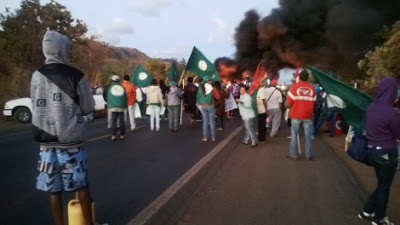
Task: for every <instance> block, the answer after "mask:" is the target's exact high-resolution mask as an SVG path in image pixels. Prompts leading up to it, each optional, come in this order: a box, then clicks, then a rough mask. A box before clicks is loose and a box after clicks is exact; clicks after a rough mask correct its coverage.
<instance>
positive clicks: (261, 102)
mask: <svg viewBox="0 0 400 225" xmlns="http://www.w3.org/2000/svg"><path fill="white" fill-rule="evenodd" d="M254 86H255V91H257V96H256V103H257V113H258V117H257V118H258V119H257V120H258V141H259V142H260V143H265V138H266V135H267V128H266V127H265V125H266V121H267V101H266V99H265V88H264V87H261V88H260V86H261V83H260V82H258V81H256V82H255V83H254Z"/></svg>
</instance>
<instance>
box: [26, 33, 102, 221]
mask: <svg viewBox="0 0 400 225" xmlns="http://www.w3.org/2000/svg"><path fill="white" fill-rule="evenodd" d="M69 45H70V44H69V39H68V38H67V37H66V36H63V35H61V34H59V33H57V32H55V31H47V32H46V33H45V35H44V38H43V53H44V56H45V57H46V61H45V65H44V66H42V67H41V68H39V69H38V70H36V71H35V72H34V73H33V75H32V80H31V90H30V92H31V93H30V95H31V99H32V126H33V136H34V138H35V140H36V141H38V142H40V159H39V165H38V170H39V176H38V178H37V183H36V188H37V189H39V190H42V191H46V192H48V193H49V194H50V206H51V211H52V214H53V219H54V222H55V224H63V220H64V219H63V206H62V204H63V203H62V191H68V192H71V191H77V192H78V196H79V202H80V203H81V207H82V212H83V216H84V219H85V223H86V224H87V225H89V224H93V219H92V209H91V196H90V192H89V189H88V174H87V164H86V151H85V149H84V144H83V143H84V140H85V138H84V137H85V135H84V130H85V129H84V123H85V120H84V118H83V116H87V115H90V114H92V112H93V109H94V104H95V103H94V99H93V96H92V93H91V89H90V86H89V83H88V81H87V79H86V77H85V75H84V74H83V73H82V72H81V71H80V70H78V69H76V68H74V67H72V66H69V65H68V61H67V58H68V52H69ZM71 168H73V170H71Z"/></svg>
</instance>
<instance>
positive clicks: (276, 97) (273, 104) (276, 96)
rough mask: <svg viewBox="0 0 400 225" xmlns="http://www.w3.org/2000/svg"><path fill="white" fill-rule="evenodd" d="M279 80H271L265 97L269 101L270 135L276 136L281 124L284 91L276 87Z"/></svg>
mask: <svg viewBox="0 0 400 225" xmlns="http://www.w3.org/2000/svg"><path fill="white" fill-rule="evenodd" d="M276 85H278V80H276V79H273V80H271V84H270V87H269V88H266V89H265V99H266V101H267V106H268V108H267V115H268V121H269V122H268V127H271V132H270V136H271V137H274V136H276V133H277V132H278V129H279V127H280V125H281V118H282V110H281V109H282V104H283V103H282V101H283V100H282V93H281V91H280V90H279V89H278V88H277V87H276Z"/></svg>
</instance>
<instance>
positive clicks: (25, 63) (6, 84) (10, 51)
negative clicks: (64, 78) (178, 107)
mask: <svg viewBox="0 0 400 225" xmlns="http://www.w3.org/2000/svg"><path fill="white" fill-rule="evenodd" d="M47 29H51V30H54V31H57V32H59V33H61V34H64V35H67V36H68V37H69V38H70V40H71V49H70V54H69V62H70V63H71V64H72V65H73V66H75V67H77V68H79V69H80V70H82V71H83V72H84V73H85V75H86V76H87V78H88V80H89V83H91V84H93V85H94V84H105V83H106V82H107V80H108V77H109V76H110V74H112V73H116V74H119V75H125V74H128V75H131V74H132V73H133V71H134V70H135V68H136V67H137V66H138V65H139V63H141V64H142V65H143V66H144V67H145V68H146V69H147V70H148V71H149V72H150V74H152V75H153V76H154V78H156V79H165V78H166V76H167V72H168V71H167V70H168V69H169V66H170V64H171V63H170V62H165V61H162V60H158V59H152V58H149V57H147V56H146V55H145V54H143V53H141V55H140V56H129V54H128V55H126V54H123V52H124V51H127V50H126V48H117V47H113V46H109V45H108V43H105V42H103V41H100V40H99V37H97V36H88V35H87V32H88V27H87V25H86V23H85V22H84V21H82V20H79V19H74V18H72V15H71V12H70V11H68V9H67V8H66V7H65V6H64V5H61V4H59V3H58V2H56V1H55V0H52V1H50V2H49V3H47V4H45V5H41V4H40V0H23V1H22V2H21V4H20V7H19V8H18V9H16V10H15V11H11V10H10V9H9V8H6V9H5V11H4V12H3V13H1V14H0V104H1V106H0V107H2V105H3V102H4V101H6V100H9V99H11V98H15V97H27V96H29V85H30V79H31V75H32V73H33V72H34V71H35V70H36V69H37V68H39V67H41V66H42V65H44V61H45V58H44V55H43V53H42V39H43V35H44V34H45V32H46V30H47ZM128 50H129V49H128ZM121 52H122V53H121ZM173 60H175V61H177V59H173ZM185 63H186V62H185V60H184V59H182V60H180V61H179V62H178V67H179V68H180V69H183V68H184V66H185Z"/></svg>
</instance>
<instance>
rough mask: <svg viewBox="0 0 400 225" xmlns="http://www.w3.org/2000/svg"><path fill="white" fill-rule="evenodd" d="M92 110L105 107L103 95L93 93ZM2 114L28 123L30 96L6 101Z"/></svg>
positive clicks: (30, 114) (30, 112) (30, 118)
mask: <svg viewBox="0 0 400 225" xmlns="http://www.w3.org/2000/svg"><path fill="white" fill-rule="evenodd" d="M93 98H94V102H95V105H94V111H95V112H98V111H101V110H104V109H105V108H106V105H107V103H106V102H105V101H104V99H103V95H93ZM3 115H4V116H7V117H12V116H14V117H15V119H16V120H17V122H19V123H30V122H31V120H32V101H31V99H30V98H17V99H14V100H10V101H8V102H6V104H5V105H4V110H3Z"/></svg>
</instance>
